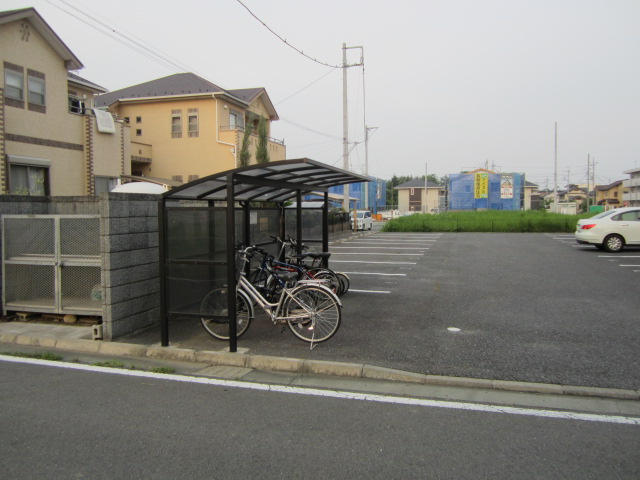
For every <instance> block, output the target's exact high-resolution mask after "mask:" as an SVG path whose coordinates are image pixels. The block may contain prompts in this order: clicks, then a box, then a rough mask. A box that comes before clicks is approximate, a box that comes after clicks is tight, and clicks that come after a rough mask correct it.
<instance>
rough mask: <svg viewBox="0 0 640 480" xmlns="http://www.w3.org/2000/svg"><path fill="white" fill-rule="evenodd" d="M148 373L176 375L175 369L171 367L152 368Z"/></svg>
mask: <svg viewBox="0 0 640 480" xmlns="http://www.w3.org/2000/svg"><path fill="white" fill-rule="evenodd" d="M149 371H150V372H151V373H167V374H171V373H176V369H175V368H171V367H154V368H152V369H151V370H149Z"/></svg>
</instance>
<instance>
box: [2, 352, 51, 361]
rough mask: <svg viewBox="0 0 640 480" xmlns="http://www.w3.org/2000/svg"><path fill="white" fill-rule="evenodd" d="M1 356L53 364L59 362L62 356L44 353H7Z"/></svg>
mask: <svg viewBox="0 0 640 480" xmlns="http://www.w3.org/2000/svg"><path fill="white" fill-rule="evenodd" d="M3 355H9V356H10V357H20V358H34V359H36V360H51V361H53V362H61V361H62V359H63V357H62V355H56V354H55V353H51V352H44V353H25V352H7V353H3Z"/></svg>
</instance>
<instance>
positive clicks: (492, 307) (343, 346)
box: [170, 233, 640, 389]
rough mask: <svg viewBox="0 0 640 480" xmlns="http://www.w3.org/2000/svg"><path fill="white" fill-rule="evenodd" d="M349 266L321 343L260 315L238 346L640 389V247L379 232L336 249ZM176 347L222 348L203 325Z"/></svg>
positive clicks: (182, 331)
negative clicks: (330, 328) (332, 332)
mask: <svg viewBox="0 0 640 480" xmlns="http://www.w3.org/2000/svg"><path fill="white" fill-rule="evenodd" d="M330 250H331V252H332V257H331V263H330V266H331V268H333V269H334V270H336V271H342V272H346V273H347V274H348V275H349V277H350V278H351V289H350V291H349V292H348V293H347V294H346V295H345V296H344V297H343V298H342V300H343V305H344V308H343V323H342V326H341V328H340V330H339V332H338V333H337V334H336V336H335V337H334V338H332V339H331V340H329V341H327V342H325V343H322V344H320V345H318V346H317V347H316V348H315V349H314V350H313V351H310V350H309V347H308V345H307V344H304V343H303V342H300V341H299V340H297V339H296V338H295V337H293V335H292V334H291V333H290V332H288V331H287V330H284V331H282V329H281V328H280V327H279V326H274V325H273V324H272V323H271V322H270V321H269V320H268V319H267V318H266V316H263V315H260V316H258V318H257V319H256V321H255V322H254V323H253V325H252V326H251V328H250V329H249V331H248V332H247V333H246V334H245V335H244V336H243V337H241V338H240V339H239V341H238V347H239V348H242V349H248V351H249V352H251V353H254V354H262V355H276V356H285V357H293V358H314V359H317V360H331V361H339V362H353V363H367V364H371V365H377V366H382V367H388V368H394V369H401V370H407V371H412V372H417V373H423V374H435V375H449V376H461V377H473V378H490V379H500V380H513V381H526V382H539V383H559V384H565V385H585V386H596V387H607V388H622V389H636V388H638V387H639V386H640V368H639V367H640V355H639V354H638V345H639V344H640V342H639V340H640V316H639V314H638V312H640V296H639V295H638V294H637V292H638V285H639V284H640V249H627V250H625V251H624V252H623V253H621V254H618V255H612V254H606V253H604V252H601V251H599V250H597V249H595V248H593V247H589V246H579V245H578V244H577V243H575V241H574V240H573V236H572V235H553V234H483V233H478V234H469V233H443V234H427V233H425V234H402V233H372V234H368V235H365V236H363V237H360V238H355V239H351V240H347V241H343V242H340V243H337V244H334V245H332V246H331V249H330ZM170 332H171V342H172V345H177V346H184V347H189V348H203V349H206V348H209V349H212V348H215V347H216V346H218V345H220V344H221V342H219V341H218V340H215V339H213V338H211V337H209V336H208V335H206V333H204V331H203V329H202V328H201V327H200V326H199V324H195V323H194V324H192V325H187V324H184V323H181V324H180V325H179V327H178V325H172V327H171V331H170Z"/></svg>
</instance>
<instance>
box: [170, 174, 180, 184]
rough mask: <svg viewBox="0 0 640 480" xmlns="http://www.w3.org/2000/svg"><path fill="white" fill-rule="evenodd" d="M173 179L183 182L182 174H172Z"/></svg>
mask: <svg viewBox="0 0 640 480" xmlns="http://www.w3.org/2000/svg"><path fill="white" fill-rule="evenodd" d="M171 180H175V181H176V182H182V175H171Z"/></svg>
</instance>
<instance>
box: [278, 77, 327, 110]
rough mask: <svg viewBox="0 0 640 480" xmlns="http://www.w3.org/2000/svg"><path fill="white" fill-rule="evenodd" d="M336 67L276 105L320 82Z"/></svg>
mask: <svg viewBox="0 0 640 480" xmlns="http://www.w3.org/2000/svg"><path fill="white" fill-rule="evenodd" d="M335 70H336V69H335V68H333V69H331V70H329V71H328V72H327V73H325V74H324V75H322V76H321V77H320V78H318V79H316V80H314V81H313V82H311V83H310V84H309V85H307V86H306V87H303V88H301V89H300V90H298V91H297V92H296V93H293V94H291V95H289V96H288V97H287V98H285V99H283V100H280V101H279V102H277V103H276V105H280V104H281V103H284V102H286V101H287V100H289V99H290V98H292V97H295V96H296V95H297V94H299V93H300V92H303V91H305V90H306V89H307V88H309V87H310V86H312V85H314V84H316V83H318V82H319V81H320V80H322V79H323V78H324V77H326V76H327V75H329V74H330V73H333V72H334V71H335Z"/></svg>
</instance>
